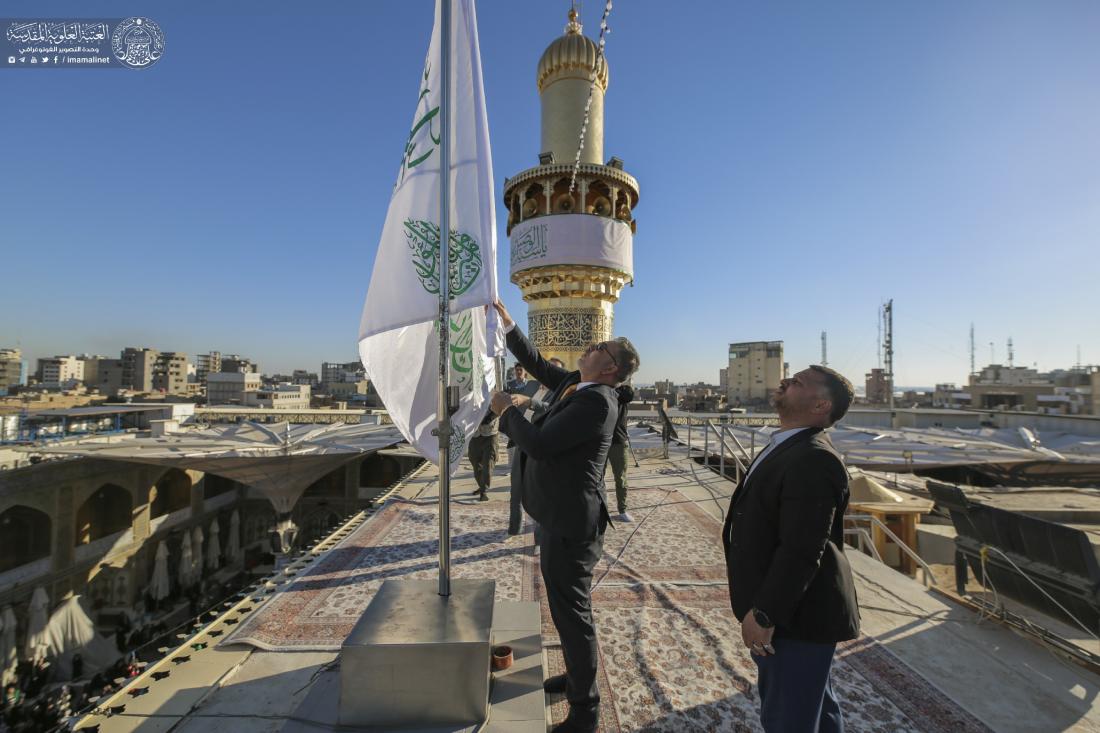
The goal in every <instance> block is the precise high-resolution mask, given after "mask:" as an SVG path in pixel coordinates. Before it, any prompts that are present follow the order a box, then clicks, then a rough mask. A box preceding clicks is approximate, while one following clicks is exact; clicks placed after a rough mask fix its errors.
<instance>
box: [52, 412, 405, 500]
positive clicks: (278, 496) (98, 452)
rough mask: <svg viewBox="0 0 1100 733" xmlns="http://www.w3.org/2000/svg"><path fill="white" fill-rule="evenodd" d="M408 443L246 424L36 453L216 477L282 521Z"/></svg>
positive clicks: (348, 428) (356, 431) (357, 433)
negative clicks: (247, 490) (267, 505)
mask: <svg viewBox="0 0 1100 733" xmlns="http://www.w3.org/2000/svg"><path fill="white" fill-rule="evenodd" d="M402 440H403V438H402V437H401V433H400V432H399V431H398V430H397V428H395V427H393V426H392V425H363V424H359V425H290V424H289V423H276V424H273V425H260V424H259V423H252V422H244V423H240V424H238V425H219V426H216V427H211V428H209V429H208V430H195V431H188V432H183V433H173V434H171V435H168V436H165V437H161V438H136V439H134V440H128V441H126V442H124V443H100V444H92V443H85V444H83V445H70V446H53V447H45V446H36V447H35V452H38V453H55V454H60V455H77V456H88V457H91V458H100V459H103V460H112V461H125V462H127V463H146V464H152V465H155V466H172V467H175V468H189V469H192V470H195V471H203V472H205V473H212V474H216V475H218V476H224V477H225V478H228V479H232V480H234V481H238V482H240V483H242V484H244V485H245V486H252V487H254V488H256V489H257V490H258V491H260V492H262V493H263V495H264V496H266V497H267V498H268V499H269V500H270V501H271V503H272V505H273V506H274V507H275V511H276V512H278V513H281V514H283V513H286V512H289V511H290V510H291V509H293V508H294V504H295V503H297V501H298V498H299V497H300V496H301V495H302V492H304V491H305V490H306V488H308V487H309V485H310V484H312V483H313V482H314V481H316V480H317V479H319V478H321V477H322V476H324V475H325V474H327V473H329V472H330V471H332V470H333V469H335V468H339V467H340V466H342V465H344V464H345V463H347V462H349V461H352V460H354V459H356V458H358V457H359V456H361V455H363V454H364V453H373V452H374V451H376V450H379V449H380V448H387V447H389V446H391V445H396V444H397V443H400V442H401V441H402Z"/></svg>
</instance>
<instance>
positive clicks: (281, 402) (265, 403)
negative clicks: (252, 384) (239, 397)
mask: <svg viewBox="0 0 1100 733" xmlns="http://www.w3.org/2000/svg"><path fill="white" fill-rule="evenodd" d="M244 376H250V375H244ZM309 397H310V388H309V385H308V384H287V383H284V384H278V385H273V386H263V387H260V388H259V389H256V390H249V391H246V392H245V393H244V401H243V402H242V403H241V404H243V405H245V406H247V407H264V408H267V409H271V410H308V409H309Z"/></svg>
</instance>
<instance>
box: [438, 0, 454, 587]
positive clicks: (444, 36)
mask: <svg viewBox="0 0 1100 733" xmlns="http://www.w3.org/2000/svg"><path fill="white" fill-rule="evenodd" d="M439 6H440V7H439V25H440V34H441V35H440V39H439V40H440V43H439V55H440V60H439V61H440V63H439V72H440V73H439V76H440V78H441V79H442V82H443V87H442V89H440V95H439V126H440V128H441V130H440V144H439V170H440V175H439V413H438V414H439V428H438V432H439V595H441V596H449V595H451V439H452V438H453V437H454V436H452V435H451V414H450V406H449V405H448V404H447V385H448V384H449V382H450V380H449V379H448V365H449V363H450V358H449V357H450V330H451V322H450V315H451V267H450V245H451V0H439Z"/></svg>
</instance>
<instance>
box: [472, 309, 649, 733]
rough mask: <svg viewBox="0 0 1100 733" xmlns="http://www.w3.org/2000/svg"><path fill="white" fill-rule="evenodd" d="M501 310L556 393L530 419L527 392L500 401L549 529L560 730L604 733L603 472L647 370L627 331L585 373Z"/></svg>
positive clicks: (543, 556)
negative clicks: (552, 358)
mask: <svg viewBox="0 0 1100 733" xmlns="http://www.w3.org/2000/svg"><path fill="white" fill-rule="evenodd" d="M496 309H497V312H498V313H499V314H500V320H501V323H502V324H503V326H504V329H505V332H506V333H507V334H508V349H509V350H510V351H511V352H512V354H513V355H514V356H515V357H516V359H517V360H518V361H519V362H520V363H521V364H523V365H524V366H525V367H526V368H527V371H528V372H530V374H531V375H532V376H534V377H535V379H537V380H538V381H539V382H540V383H542V384H543V385H545V386H546V388H547V389H549V390H550V391H551V392H550V396H549V399H548V400H547V403H548V404H549V407H548V409H547V410H546V411H545V412H543V413H542V414H540V415H536V416H534V418H533V419H532V420H531V421H530V422H528V421H527V420H526V419H525V418H524V416H523V412H522V410H521V408H520V407H518V406H516V404H515V403H517V402H518V403H522V402H523V400H524V399H525V398H523V397H520V396H513V395H508V394H505V393H503V392H498V393H497V394H495V395H493V399H492V402H491V407H492V410H493V412H494V413H496V414H498V415H500V429H501V430H503V431H504V432H505V433H507V434H508V435H509V436H510V437H511V438H512V439H513V440H514V441H515V442H516V446H517V448H518V449H519V450H518V451H517V455H518V466H513V470H517V469H518V470H519V471H520V473H521V475H522V491H523V496H522V499H523V508H524V509H526V510H527V513H528V514H530V515H531V518H532V519H534V520H535V521H536V522H538V523H539V524H540V525H541V527H542V531H541V536H540V537H539V547H540V562H539V564H540V566H541V569H542V578H543V582H544V585H545V587H546V597H547V601H548V603H549V606H550V615H551V617H552V618H553V620H554V626H555V627H556V628H557V630H558V635H559V636H560V637H561V645H562V655H563V656H564V657H565V670H566V671H565V674H564V675H558V676H555V677H551V678H550V679H548V680H546V682H545V683H544V685H543V687H544V688H545V689H546V691H547V692H549V693H559V692H565V693H566V696H567V699H568V700H569V717H568V718H566V720H565V721H564V722H563V723H562V724H561V725H559V726H557V727H556V728H554V730H555V731H560V732H562V733H564V732H566V731H586V732H587V731H595V730H596V729H597V728H598V725H599V704H600V693H599V690H598V689H597V686H596V662H597V648H596V628H595V625H594V624H593V619H592V598H591V589H592V569H593V568H594V567H595V565H596V562H597V561H598V560H599V559H600V556H601V554H602V553H603V534H604V530H605V529H606V528H607V525H608V522H609V520H610V515H609V514H608V511H607V500H606V499H605V497H604V482H603V476H604V471H605V470H606V468H607V453H608V449H609V448H610V447H611V438H612V434H613V433H614V430H615V422H616V421H617V419H618V416H619V406H618V395H617V394H616V392H615V387H616V386H617V385H619V384H621V383H622V382H624V381H626V380H627V379H628V378H629V377H630V375H631V374H633V373H634V371H635V370H636V369H637V368H638V363H639V359H638V353H637V351H635V349H634V346H633V345H632V344H631V343H630V342H629V341H628V340H626V339H624V338H619V339H615V340H613V341H604V342H602V343H599V344H593V345H592V346H590V347H589V348H588V350H587V351H585V352H584V355H583V356H581V358H580V359H579V360H578V362H577V364H578V366H579V367H580V368H579V369H578V370H577V371H567V370H565V369H564V368H562V367H558V366H555V365H553V364H551V363H550V362H549V361H547V360H546V359H544V358H543V357H542V355H541V354H540V353H539V352H538V350H537V349H535V348H534V347H533V346H532V345H531V343H530V342H529V341H528V340H527V338H526V337H525V336H524V335H523V333H522V332H521V331H520V330H519V328H517V327H516V325H515V323H514V322H513V321H512V319H511V318H510V317H509V315H508V311H507V310H505V308H504V306H503V305H501V304H500V303H497V304H496Z"/></svg>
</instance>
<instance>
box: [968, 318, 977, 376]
mask: <svg viewBox="0 0 1100 733" xmlns="http://www.w3.org/2000/svg"><path fill="white" fill-rule="evenodd" d="M977 373H978V370H977V369H976V368H975V365H974V322H973V321H971V322H970V374H971V375H974V374H977Z"/></svg>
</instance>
